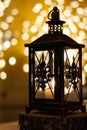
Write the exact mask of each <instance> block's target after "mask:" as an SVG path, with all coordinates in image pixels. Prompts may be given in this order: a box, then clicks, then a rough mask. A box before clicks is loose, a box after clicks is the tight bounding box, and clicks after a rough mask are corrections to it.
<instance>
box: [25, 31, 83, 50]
mask: <svg viewBox="0 0 87 130" xmlns="http://www.w3.org/2000/svg"><path fill="white" fill-rule="evenodd" d="M48 45H49V46H69V47H70V46H71V47H79V48H80V47H81V48H82V47H85V46H84V45H83V44H79V43H77V42H76V41H75V40H73V39H72V38H70V37H69V36H67V35H65V34H59V33H55V34H44V35H42V36H41V37H39V38H37V39H36V40H35V41H33V42H32V43H30V44H25V46H26V47H29V46H48Z"/></svg>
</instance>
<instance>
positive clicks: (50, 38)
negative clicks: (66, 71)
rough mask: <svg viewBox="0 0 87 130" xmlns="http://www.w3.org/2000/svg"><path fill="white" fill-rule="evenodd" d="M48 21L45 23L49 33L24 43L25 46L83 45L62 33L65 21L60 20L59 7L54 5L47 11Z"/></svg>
mask: <svg viewBox="0 0 87 130" xmlns="http://www.w3.org/2000/svg"><path fill="white" fill-rule="evenodd" d="M48 19H49V21H46V23H47V24H48V26H49V33H48V34H44V35H42V36H41V37H39V38H38V39H36V40H35V41H33V42H32V43H31V44H25V46H26V47H29V46H32V47H33V46H39V47H40V46H51V47H52V46H68V47H70V46H71V47H74V48H75V47H78V48H79V47H85V46H84V45H82V44H78V43H77V42H76V41H74V40H73V39H72V38H70V37H69V36H67V35H65V34H63V32H62V27H63V24H64V23H65V21H61V20H60V12H59V9H58V8H57V7H56V6H55V7H54V8H53V9H52V10H51V11H50V12H49V13H48Z"/></svg>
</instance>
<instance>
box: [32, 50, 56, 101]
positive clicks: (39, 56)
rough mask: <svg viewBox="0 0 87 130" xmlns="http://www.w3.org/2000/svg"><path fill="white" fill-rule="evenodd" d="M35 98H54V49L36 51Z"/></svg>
mask: <svg viewBox="0 0 87 130" xmlns="http://www.w3.org/2000/svg"><path fill="white" fill-rule="evenodd" d="M34 62H35V64H34V70H35V72H34V73H35V74H34V77H35V78H34V84H35V98H43V99H54V85H55V83H54V82H55V81H54V51H53V50H50V51H48V50H45V51H43V50H41V51H35V53H34Z"/></svg>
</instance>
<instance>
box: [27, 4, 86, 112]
mask: <svg viewBox="0 0 87 130" xmlns="http://www.w3.org/2000/svg"><path fill="white" fill-rule="evenodd" d="M50 13H51V15H52V16H51V18H50ZM50 13H49V14H48V18H49V21H47V22H46V23H47V24H48V25H49V33H48V34H44V35H42V36H41V37H39V38H38V39H36V40H35V41H33V42H32V43H31V44H25V47H28V49H29V106H27V107H26V112H30V111H31V110H34V109H37V110H39V111H45V112H48V113H49V112H53V113H63V114H64V113H66V112H68V111H73V110H79V109H81V111H85V107H84V106H83V105H82V48H83V47H84V45H83V44H78V43H77V42H76V41H74V40H73V39H72V38H70V37H68V36H67V35H65V34H63V33H62V27H63V24H64V23H65V22H64V21H61V20H60V19H59V10H58V8H57V7H54V8H53V10H52V11H51V12H50ZM68 50H70V51H72V50H73V51H75V50H76V55H74V54H73V56H72V58H71V60H72V63H70V59H69V54H68ZM53 81H54V82H55V83H54V82H53ZM65 86H67V88H68V89H67V90H68V91H67V94H65ZM71 88H72V89H73V92H74V93H75V95H76V100H73V98H72V100H71V99H68V98H69V95H70V94H71V91H70V90H71ZM46 89H48V90H49V92H50V95H51V97H49V96H48V93H47V95H45V91H46ZM40 90H41V92H42V93H43V94H42V93H40ZM37 93H38V94H37ZM38 95H39V96H38ZM45 96H46V97H45Z"/></svg>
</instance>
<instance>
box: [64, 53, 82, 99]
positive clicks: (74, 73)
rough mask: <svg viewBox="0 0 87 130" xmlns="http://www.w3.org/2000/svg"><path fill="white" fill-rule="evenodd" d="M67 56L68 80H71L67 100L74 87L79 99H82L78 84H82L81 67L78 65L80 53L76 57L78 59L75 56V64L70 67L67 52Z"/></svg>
mask: <svg viewBox="0 0 87 130" xmlns="http://www.w3.org/2000/svg"><path fill="white" fill-rule="evenodd" d="M66 56H67V60H66V62H67V63H66V66H67V72H66V78H67V79H69V83H70V84H71V85H69V87H68V88H69V89H68V93H67V96H66V98H68V95H69V93H70V89H71V87H73V89H74V91H75V93H76V95H77V97H78V99H80V91H79V88H78V83H79V82H80V78H81V77H80V68H79V66H78V65H77V64H78V59H79V57H78V58H77V56H78V53H77V55H76V57H74V56H73V62H72V64H71V65H70V61H69V58H68V55H67V52H66ZM76 58H77V62H75V59H76Z"/></svg>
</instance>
